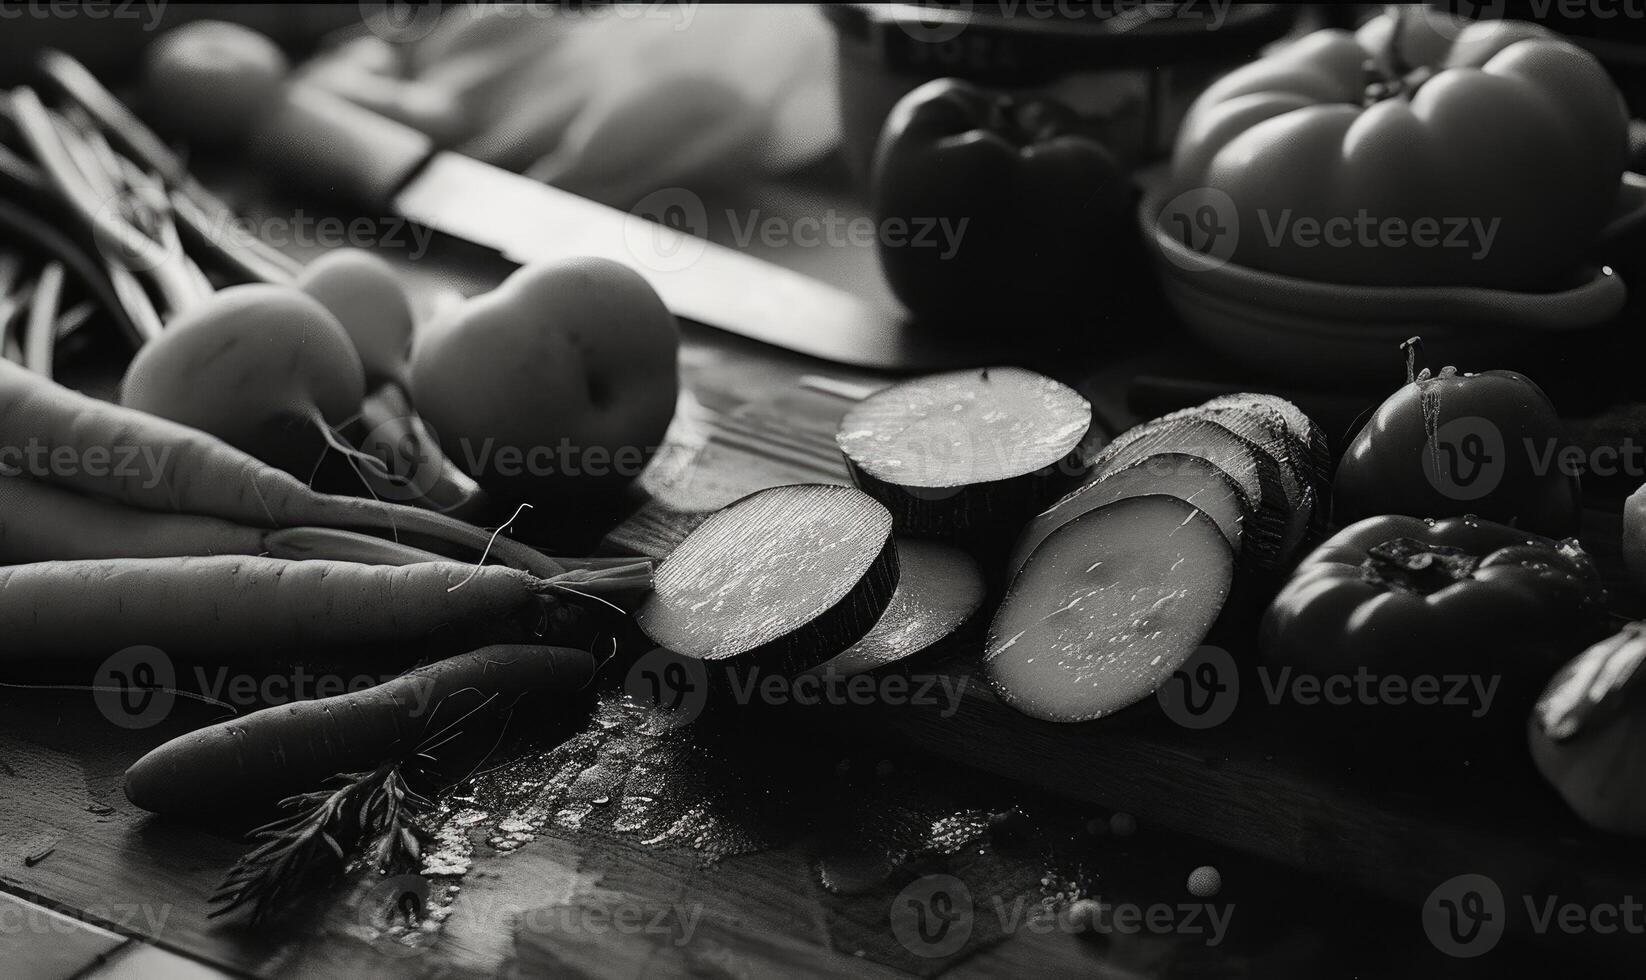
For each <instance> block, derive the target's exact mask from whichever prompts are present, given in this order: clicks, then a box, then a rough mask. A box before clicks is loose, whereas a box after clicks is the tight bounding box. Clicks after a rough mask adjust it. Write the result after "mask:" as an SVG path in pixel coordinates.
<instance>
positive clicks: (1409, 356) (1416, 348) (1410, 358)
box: [1400, 337, 1429, 384]
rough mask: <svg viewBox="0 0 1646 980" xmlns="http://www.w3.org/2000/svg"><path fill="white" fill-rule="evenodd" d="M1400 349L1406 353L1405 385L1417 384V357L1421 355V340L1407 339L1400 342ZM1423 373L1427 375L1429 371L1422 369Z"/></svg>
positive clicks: (1415, 338)
mask: <svg viewBox="0 0 1646 980" xmlns="http://www.w3.org/2000/svg"><path fill="white" fill-rule="evenodd" d="M1400 349H1401V350H1403V351H1405V352H1406V383H1407V384H1415V383H1416V382H1417V358H1418V355H1420V354H1422V353H1423V338H1422V337H1407V338H1406V339H1405V340H1404V341H1402V342H1401V344H1400ZM1423 373H1424V374H1425V375H1427V374H1428V373H1429V369H1428V368H1424V369H1423Z"/></svg>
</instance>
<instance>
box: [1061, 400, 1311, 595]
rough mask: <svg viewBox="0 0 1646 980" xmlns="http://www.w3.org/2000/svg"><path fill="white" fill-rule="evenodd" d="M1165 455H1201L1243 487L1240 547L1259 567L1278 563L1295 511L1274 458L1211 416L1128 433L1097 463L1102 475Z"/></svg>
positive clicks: (1161, 424)
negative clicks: (1290, 519) (1243, 519)
mask: <svg viewBox="0 0 1646 980" xmlns="http://www.w3.org/2000/svg"><path fill="white" fill-rule="evenodd" d="M1163 453H1182V454H1184V455H1188V456H1198V457H1200V458H1201V459H1204V460H1206V461H1207V462H1209V463H1211V464H1212V465H1213V466H1215V467H1217V468H1218V469H1220V470H1222V471H1223V472H1224V473H1225V474H1227V475H1228V477H1229V478H1230V479H1231V480H1233V481H1234V482H1235V485H1236V486H1238V487H1240V491H1241V495H1242V496H1243V497H1244V498H1245V501H1246V519H1245V521H1244V522H1243V523H1242V530H1241V551H1242V553H1243V554H1244V555H1246V556H1247V557H1249V558H1250V559H1251V560H1252V561H1253V563H1254V564H1255V565H1257V567H1260V568H1272V567H1276V566H1277V565H1278V564H1279V563H1280V562H1281V560H1282V558H1283V555H1282V552H1281V541H1282V538H1283V537H1284V535H1285V529H1286V525H1287V520H1288V518H1289V516H1290V513H1291V509H1290V507H1289V506H1288V505H1287V501H1286V492H1285V490H1283V489H1282V488H1281V485H1280V476H1279V474H1278V473H1277V472H1276V466H1275V462H1274V460H1273V459H1271V458H1270V457H1269V455H1268V454H1267V453H1265V452H1263V450H1261V449H1260V448H1258V447H1257V446H1255V445H1253V444H1252V442H1251V441H1250V440H1249V439H1243V438H1241V437H1240V436H1238V435H1236V434H1235V433H1233V432H1230V431H1229V430H1228V429H1227V428H1226V427H1224V426H1222V425H1219V424H1218V423H1216V422H1213V421H1211V420H1209V419H1203V418H1182V419H1173V420H1171V421H1168V422H1162V423H1160V424H1158V425H1150V426H1148V427H1147V428H1146V429H1145V430H1144V431H1143V432H1141V433H1138V434H1136V435H1133V434H1132V433H1130V432H1129V433H1127V434H1126V435H1123V436H1122V437H1121V438H1120V439H1119V440H1116V442H1115V444H1114V445H1113V446H1111V447H1110V449H1108V450H1105V451H1104V453H1103V455H1102V456H1100V457H1099V458H1098V461H1097V465H1096V466H1095V467H1094V470H1095V472H1096V473H1097V475H1098V477H1099V478H1102V477H1103V476H1107V475H1108V474H1110V473H1113V472H1116V471H1118V470H1121V469H1124V468H1125V467H1127V466H1130V465H1132V464H1134V463H1137V462H1139V461H1141V460H1146V459H1148V458H1150V457H1151V456H1158V455H1161V454H1163Z"/></svg>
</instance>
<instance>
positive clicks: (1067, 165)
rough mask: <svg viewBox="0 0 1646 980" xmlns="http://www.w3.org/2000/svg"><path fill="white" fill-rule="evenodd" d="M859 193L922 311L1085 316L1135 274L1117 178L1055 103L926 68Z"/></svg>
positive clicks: (941, 316)
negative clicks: (926, 76) (865, 195)
mask: <svg viewBox="0 0 1646 980" xmlns="http://www.w3.org/2000/svg"><path fill="white" fill-rule="evenodd" d="M870 196H871V199H872V204H873V209H874V212H875V216H876V219H877V221H878V223H879V232H880V234H879V236H878V240H879V246H880V247H879V257H880V266H881V269H882V270H883V271H884V272H885V274H886V279H887V282H888V283H889V284H890V286H891V288H892V291H893V292H894V293H895V294H896V295H897V298H898V299H899V300H900V301H902V303H903V305H904V306H906V307H908V308H909V310H911V311H912V312H913V313H915V314H916V315H917V316H918V317H920V318H922V319H927V320H932V321H938V322H945V323H979V322H985V321H988V320H989V319H990V318H998V317H1001V316H1007V317H1010V319H1011V321H1012V326H1013V328H1014V329H1015V328H1017V327H1019V326H1022V325H1024V324H1028V325H1030V326H1033V325H1034V323H1035V321H1034V318H1036V317H1048V318H1051V319H1053V320H1055V321H1057V322H1067V321H1070V320H1084V319H1092V318H1095V317H1096V316H1098V315H1099V311H1101V310H1102V309H1103V308H1104V302H1103V301H1104V300H1106V299H1107V298H1108V296H1107V294H1106V293H1105V291H1104V285H1105V284H1106V283H1118V282H1125V281H1127V280H1134V281H1135V273H1134V272H1131V271H1127V270H1130V269H1132V268H1134V267H1135V265H1136V263H1137V256H1138V255H1140V253H1141V250H1140V248H1139V247H1138V246H1137V244H1136V242H1135V240H1134V239H1135V235H1136V229H1135V222H1133V221H1132V219H1131V186H1130V184H1129V182H1128V180H1127V178H1126V176H1125V174H1124V173H1123V172H1122V170H1121V166H1120V164H1119V163H1117V162H1116V160H1115V158H1114V156H1113V155H1112V154H1111V153H1110V152H1109V151H1108V150H1107V149H1106V148H1105V147H1104V145H1103V143H1102V142H1100V141H1099V139H1098V138H1097V134H1096V131H1095V129H1094V128H1093V127H1092V126H1090V125H1088V124H1087V123H1086V122H1085V121H1083V120H1082V119H1081V118H1080V117H1078V116H1077V115H1076V114H1075V113H1073V112H1072V111H1070V110H1069V109H1068V108H1066V107H1064V106H1062V105H1061V104H1059V103H1056V102H1052V101H1049V100H1044V99H1036V98H1019V97H1016V96H1012V95H1005V94H1000V93H996V92H991V91H987V90H984V89H982V88H979V87H977V86H975V85H972V84H971V83H969V82H965V81H961V80H959V79H952V78H948V79H937V80H935V81H932V82H928V83H926V84H925V85H922V86H920V87H919V88H917V89H915V90H914V91H912V92H910V93H909V94H908V95H906V96H904V98H903V99H902V101H900V102H899V103H898V104H897V106H896V107H895V108H894V109H893V110H892V112H891V114H890V115H889V116H888V117H887V120H886V124H885V127H884V129H883V130H882V131H881V136H880V141H879V144H878V146H877V148H876V152H875V159H874V165H873V167H872V170H871V177H870Z"/></svg>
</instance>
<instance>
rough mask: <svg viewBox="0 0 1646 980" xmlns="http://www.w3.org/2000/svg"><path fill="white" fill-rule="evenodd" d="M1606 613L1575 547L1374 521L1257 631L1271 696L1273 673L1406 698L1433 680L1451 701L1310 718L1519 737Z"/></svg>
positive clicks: (1355, 530)
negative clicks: (1402, 691)
mask: <svg viewBox="0 0 1646 980" xmlns="http://www.w3.org/2000/svg"><path fill="white" fill-rule="evenodd" d="M1605 601H1606V592H1605V589H1604V587H1603V586H1602V584H1601V580H1600V577H1599V575H1598V573H1597V572H1596V571H1595V568H1594V565H1593V563H1592V562H1591V561H1590V560H1589V557H1588V556H1587V555H1586V554H1585V553H1584V552H1583V550H1582V549H1581V548H1579V547H1578V545H1577V542H1576V541H1574V540H1566V541H1559V542H1557V541H1554V540H1551V539H1549V538H1544V537H1540V536H1538V535H1535V534H1528V533H1527V532H1525V531H1521V530H1518V529H1516V528H1512V527H1509V526H1507V525H1503V524H1497V523H1494V522H1491V521H1485V520H1480V519H1477V518H1473V517H1454V518H1449V519H1447V520H1442V521H1433V520H1420V519H1418V518H1415V517H1400V516H1388V517H1373V518H1369V519H1367V520H1364V521H1361V522H1359V523H1357V524H1354V525H1352V526H1350V527H1348V528H1345V529H1344V530H1342V531H1340V532H1339V533H1338V534H1337V535H1336V536H1334V537H1332V538H1331V539H1330V540H1328V541H1327V542H1326V543H1325V544H1323V545H1321V546H1320V547H1319V548H1318V549H1316V550H1315V552H1314V553H1313V554H1311V555H1310V556H1309V557H1308V558H1307V559H1305V560H1304V562H1303V563H1302V564H1301V565H1299V566H1298V568H1297V570H1296V571H1295V572H1294V573H1293V575H1292V577H1291V579H1290V580H1289V581H1288V582H1287V583H1286V585H1285V586H1284V587H1283V588H1282V589H1281V591H1280V593H1279V594H1278V595H1277V596H1276V597H1275V600H1274V602H1273V604H1271V605H1270V607H1269V609H1268V611H1267V613H1266V614H1265V616H1264V620H1263V625H1262V630H1261V644H1260V647H1261V651H1262V662H1263V665H1264V668H1265V670H1266V671H1267V680H1266V683H1270V684H1271V685H1273V684H1278V683H1279V681H1278V680H1277V678H1278V677H1279V672H1281V671H1289V673H1288V675H1287V677H1288V679H1290V678H1291V677H1294V676H1296V675H1304V676H1307V677H1312V678H1316V679H1325V678H1331V677H1345V676H1351V677H1352V676H1355V675H1356V674H1357V672H1360V671H1362V670H1364V671H1365V672H1366V673H1368V674H1369V675H1370V676H1372V677H1373V678H1374V679H1375V680H1376V682H1377V684H1379V685H1381V684H1382V682H1383V679H1385V678H1394V679H1396V680H1398V682H1399V683H1400V684H1401V685H1404V686H1405V687H1406V688H1407V689H1408V690H1409V691H1410V692H1411V693H1413V694H1415V692H1416V691H1417V684H1418V683H1419V680H1420V679H1421V678H1433V679H1434V680H1433V687H1432V688H1431V691H1432V692H1433V694H1434V697H1435V698H1437V699H1448V696H1449V695H1454V694H1455V698H1450V699H1448V700H1438V701H1436V702H1434V703H1431V704H1428V705H1424V704H1419V703H1417V699H1416V698H1407V699H1405V701H1404V702H1403V703H1396V702H1395V701H1394V700H1392V699H1384V700H1381V701H1380V700H1379V699H1378V698H1377V696H1376V695H1375V692H1377V691H1378V690H1379V688H1378V687H1377V686H1374V687H1373V688H1372V690H1373V691H1374V696H1373V697H1372V698H1370V699H1368V700H1356V701H1355V702H1354V703H1352V704H1348V705H1341V706H1340V705H1330V706H1328V705H1321V706H1320V707H1321V709H1322V710H1321V711H1319V712H1317V714H1318V715H1320V716H1321V717H1323V718H1329V719H1335V720H1338V721H1341V722H1348V723H1350V724H1353V725H1361V724H1367V723H1370V724H1372V725H1373V726H1374V729H1375V734H1376V735H1377V737H1379V738H1385V737H1387V738H1393V737H1395V736H1396V735H1397V734H1398V733H1397V731H1396V729H1397V728H1398V727H1399V725H1401V724H1406V723H1410V722H1414V721H1416V722H1417V725H1416V728H1415V729H1414V731H1430V732H1432V731H1435V730H1437V727H1438V728H1439V729H1440V730H1449V731H1452V732H1454V733H1457V732H1465V733H1468V734H1473V733H1477V732H1480V733H1491V734H1492V735H1493V736H1494V737H1495V736H1499V735H1502V733H1503V732H1505V731H1512V732H1513V733H1515V734H1516V735H1518V734H1519V732H1520V731H1521V730H1522V728H1523V726H1524V725H1525V719H1526V712H1527V711H1528V710H1529V709H1530V706H1531V703H1532V700H1533V698H1534V697H1535V695H1536V693H1537V692H1538V691H1539V690H1541V688H1542V686H1543V684H1544V683H1545V682H1546V681H1547V680H1548V679H1549V677H1550V676H1551V675H1552V674H1553V673H1554V672H1555V671H1556V670H1557V669H1558V668H1559V667H1560V665H1561V664H1562V663H1563V662H1565V660H1566V659H1567V658H1569V657H1570V656H1572V655H1573V654H1574V653H1575V652H1577V651H1578V650H1581V649H1582V648H1583V647H1584V646H1585V645H1586V644H1587V643H1588V642H1589V641H1592V640H1594V639H1596V638H1598V637H1599V636H1600V635H1602V634H1604V632H1605V630H1606V621H1605ZM1385 690H1386V689H1385ZM1449 701H1455V702H1456V703H1449ZM1327 707H1332V708H1337V709H1339V710H1336V711H1331V712H1328V711H1326V710H1324V709H1326V708H1327ZM1345 709H1346V710H1345ZM1380 721H1381V722H1383V724H1377V722H1380ZM1512 741H1513V742H1514V744H1518V739H1516V740H1512ZM1506 744H1509V743H1506ZM1507 751H1508V749H1507V748H1505V752H1507Z"/></svg>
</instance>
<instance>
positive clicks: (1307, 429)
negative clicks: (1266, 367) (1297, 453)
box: [1202, 391, 1332, 495]
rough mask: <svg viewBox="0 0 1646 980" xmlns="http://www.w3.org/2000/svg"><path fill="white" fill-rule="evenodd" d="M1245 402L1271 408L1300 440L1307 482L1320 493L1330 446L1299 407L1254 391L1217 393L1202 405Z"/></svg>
mask: <svg viewBox="0 0 1646 980" xmlns="http://www.w3.org/2000/svg"><path fill="white" fill-rule="evenodd" d="M1245 405H1250V406H1255V407H1259V408H1265V409H1270V410H1273V411H1275V412H1277V413H1279V415H1280V417H1281V418H1283V419H1285V420H1286V428H1287V430H1288V431H1289V432H1291V434H1292V436H1293V437H1294V438H1295V439H1297V441H1298V442H1299V443H1300V444H1302V446H1303V450H1304V459H1305V460H1306V461H1307V463H1308V465H1309V469H1310V470H1312V471H1313V478H1312V479H1311V480H1310V482H1311V483H1313V484H1314V485H1315V493H1316V495H1319V494H1320V493H1322V492H1323V488H1324V487H1325V485H1326V481H1327V480H1328V479H1329V477H1330V476H1331V472H1332V452H1331V447H1330V445H1328V443H1327V441H1326V433H1325V432H1324V431H1323V430H1322V429H1321V428H1320V426H1319V425H1316V424H1315V420H1314V419H1312V418H1310V417H1309V416H1308V414H1307V413H1305V412H1304V411H1303V410H1302V409H1301V408H1298V407H1297V406H1296V405H1294V404H1293V403H1291V402H1289V401H1287V400H1286V399H1284V398H1282V397H1280V396H1279V395H1269V394H1265V393H1263V392H1258V391H1243V392H1239V393H1237V394H1232V395H1219V396H1217V397H1216V398H1213V399H1212V400H1211V401H1208V402H1207V403H1206V404H1205V405H1204V406H1202V407H1204V408H1226V407H1231V406H1233V407H1240V406H1245Z"/></svg>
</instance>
